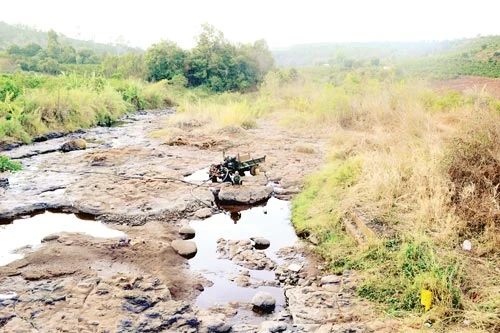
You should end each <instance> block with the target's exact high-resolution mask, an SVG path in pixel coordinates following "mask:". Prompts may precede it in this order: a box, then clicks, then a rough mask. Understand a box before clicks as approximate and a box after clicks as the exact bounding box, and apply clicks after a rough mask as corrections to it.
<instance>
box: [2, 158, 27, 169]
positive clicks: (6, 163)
mask: <svg viewBox="0 0 500 333" xmlns="http://www.w3.org/2000/svg"><path fill="white" fill-rule="evenodd" d="M21 169H22V166H21V163H19V162H15V161H11V160H10V159H9V158H8V157H7V156H0V172H6V171H10V172H15V171H19V170H21Z"/></svg>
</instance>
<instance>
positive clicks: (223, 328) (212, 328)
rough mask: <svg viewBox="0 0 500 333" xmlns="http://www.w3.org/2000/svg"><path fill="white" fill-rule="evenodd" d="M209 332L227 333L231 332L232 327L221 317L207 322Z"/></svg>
mask: <svg viewBox="0 0 500 333" xmlns="http://www.w3.org/2000/svg"><path fill="white" fill-rule="evenodd" d="M206 325H207V330H208V332H214V333H226V332H229V331H231V328H232V327H231V325H229V324H228V323H226V321H225V320H223V319H222V318H220V317H212V318H209V319H208V320H207V322H206Z"/></svg>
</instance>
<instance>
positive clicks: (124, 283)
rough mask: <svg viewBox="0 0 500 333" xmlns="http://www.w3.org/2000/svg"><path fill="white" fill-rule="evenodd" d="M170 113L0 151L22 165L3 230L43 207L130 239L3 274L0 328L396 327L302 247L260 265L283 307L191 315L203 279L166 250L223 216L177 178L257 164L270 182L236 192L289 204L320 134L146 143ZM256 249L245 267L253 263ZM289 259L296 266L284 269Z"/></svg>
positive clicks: (42, 256)
mask: <svg viewBox="0 0 500 333" xmlns="http://www.w3.org/2000/svg"><path fill="white" fill-rule="evenodd" d="M170 116H171V111H168V110H166V111H154V112H143V113H140V114H136V115H133V116H131V117H129V118H127V119H125V124H124V125H123V126H120V127H113V128H103V127H101V128H95V129H91V130H88V131H84V132H83V131H82V132H79V133H74V134H71V135H70V136H67V137H62V138H56V139H51V140H47V141H44V142H39V143H35V144H31V145H26V146H21V147H17V148H15V149H12V150H9V151H3V152H2V154H4V155H7V156H9V157H10V158H12V159H17V160H18V161H20V162H21V163H22V164H23V170H22V171H20V172H18V173H15V174H8V175H7V174H3V175H0V178H2V177H8V179H9V184H10V185H9V187H7V188H6V189H2V188H0V218H1V219H2V220H3V221H4V222H7V221H8V220H9V219H13V218H17V217H19V216H22V215H27V214H32V213H36V212H40V211H43V210H45V209H55V210H62V211H69V212H78V213H87V214H91V215H93V216H97V217H99V220H102V221H104V222H106V223H108V224H109V225H110V226H111V227H112V228H114V229H118V230H121V231H123V232H125V233H126V234H127V237H128V238H129V239H131V240H132V243H131V244H130V245H129V246H123V247H116V248H114V249H112V248H111V246H112V245H113V244H116V240H111V239H100V238H92V237H89V236H85V235H81V234H67V233H63V234H61V235H59V237H53V238H55V239H52V240H50V241H47V242H45V243H43V245H42V246H41V248H39V249H37V250H36V251H30V250H28V251H26V254H25V257H24V258H23V259H21V260H17V261H14V262H12V263H10V264H8V265H5V266H3V267H0V282H1V286H0V294H6V293H11V295H12V293H15V297H7V298H6V299H3V300H0V330H1V331H4V332H228V331H232V332H280V331H287V332H288V331H290V332H291V331H294V332H347V331H348V332H374V331H377V332H391V331H398V323H397V322H392V321H377V320H374V316H375V315H374V313H375V312H374V311H372V309H371V308H370V306H368V305H366V304H363V303H362V302H361V301H359V300H358V299H357V298H356V297H355V296H354V295H355V280H356V277H355V276H354V274H352V273H350V272H346V273H345V274H344V275H342V276H326V277H325V276H323V275H324V274H326V273H323V272H322V270H321V269H322V267H321V265H319V264H318V263H317V262H316V260H315V259H314V256H313V254H312V252H311V251H310V247H311V246H313V245H311V244H309V243H305V242H301V241H299V242H297V243H296V244H294V245H293V246H291V247H288V248H286V249H283V251H282V257H283V260H282V262H281V264H280V265H279V266H278V267H272V268H270V267H267V266H266V269H268V270H271V271H274V272H275V273H276V284H277V285H279V286H281V288H283V292H284V294H285V296H286V299H287V306H286V307H285V308H284V309H280V311H274V312H273V313H271V314H266V315H258V314H254V313H253V312H252V305H251V304H250V300H248V302H230V303H227V304H217V305H215V304H214V306H212V307H207V308H201V307H199V306H197V305H196V298H197V296H198V295H199V294H200V293H201V292H202V291H203V290H204V289H205V288H207V287H209V286H210V285H211V281H209V279H207V278H205V277H204V276H203V275H202V274H200V273H199V272H196V271H193V270H192V269H191V268H190V265H189V260H188V259H185V258H183V257H181V256H180V255H178V254H177V253H176V252H175V251H174V249H173V248H172V246H171V242H172V240H175V239H179V238H180V236H179V233H178V231H179V229H180V228H181V227H182V226H183V225H186V223H187V221H189V220H191V219H196V218H200V217H202V218H203V217H207V216H209V215H210V214H212V213H219V212H220V211H219V209H218V208H217V206H216V203H215V198H214V194H213V193H214V192H215V191H216V190H217V188H218V187H220V185H217V184H212V183H208V182H207V183H196V184H193V183H189V182H185V181H183V179H184V177H185V176H186V175H189V174H191V173H193V172H195V171H197V170H199V169H203V168H206V167H207V166H209V165H210V164H211V163H214V162H219V161H220V160H221V158H222V151H223V150H225V151H226V153H227V154H228V155H231V154H236V153H239V152H241V153H251V154H252V155H253V156H260V155H266V156H267V159H266V162H265V163H264V164H263V165H262V167H263V169H264V171H265V172H264V173H262V174H260V175H259V176H256V177H245V181H244V184H243V186H241V187H239V189H238V191H242V192H243V191H259V190H261V189H262V187H264V186H266V185H270V186H272V187H273V190H274V192H273V196H275V197H279V198H281V199H285V200H288V199H290V198H291V197H292V196H293V195H294V194H296V193H298V192H299V191H300V188H301V183H302V181H303V180H304V178H305V176H306V175H307V174H309V173H310V172H312V171H313V170H315V169H316V168H318V167H320V166H321V164H322V160H323V158H324V155H325V152H326V147H325V145H326V143H327V140H328V137H329V133H314V136H313V135H310V134H305V133H304V134H299V133H297V132H290V131H287V130H286V129H283V128H282V127H279V126H278V125H276V122H275V121H274V120H273V119H262V120H259V122H258V126H257V128H255V129H251V130H242V129H238V128H236V129H235V128H226V129H222V130H220V131H219V132H217V133H211V134H210V135H208V134H207V135H193V134H192V133H193V132H191V131H190V129H189V128H188V129H187V130H186V129H185V130H184V131H181V132H179V135H178V136H176V137H175V138H172V137H168V138H167V137H160V138H157V137H153V136H152V135H151V133H152V132H153V131H155V130H158V129H161V128H162V127H163V126H164V122H165V120H166V119H167V118H168V117H170ZM197 132H200V131H199V130H198V131H197ZM71 138H83V139H85V140H86V141H87V149H86V150H80V151H73V152H69V153H62V152H59V151H57V149H58V148H59V147H60V146H61V145H62V144H63V143H64V142H66V141H68V140H69V139H71ZM305 148H307V149H305ZM207 208H209V210H208V213H207ZM235 241H237V240H235ZM252 251H253V250H248V251H247V252H246V253H250V255H248V256H247V257H245V258H246V259H245V258H244V259H243V260H247V261H252V260H258V258H257V259H253V258H255V256H253V257H252V253H253V252H252ZM297 255H300V256H301V257H302V258H303V261H302V263H301V265H300V266H297V265H291V263H292V261H293V258H296V257H297ZM290 258H291V259H290ZM246 264H249V263H248V262H247V263H246ZM250 264H251V265H253V264H255V263H253V264H252V263H251V262H250ZM254 288H255V286H254ZM257 291H258V286H257V288H255V292H257ZM242 313H243V314H246V315H241V314H242Z"/></svg>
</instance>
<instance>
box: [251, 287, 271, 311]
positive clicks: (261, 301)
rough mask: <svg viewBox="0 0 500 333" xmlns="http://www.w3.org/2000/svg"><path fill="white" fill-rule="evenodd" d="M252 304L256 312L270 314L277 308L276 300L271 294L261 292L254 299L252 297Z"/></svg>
mask: <svg viewBox="0 0 500 333" xmlns="http://www.w3.org/2000/svg"><path fill="white" fill-rule="evenodd" d="M252 304H253V307H254V310H256V311H259V312H260V311H261V312H266V313H269V312H273V310H274V308H275V307H276V300H275V299H274V297H273V295H271V294H270V293H266V292H265V291H259V292H258V293H257V294H255V296H254V297H252Z"/></svg>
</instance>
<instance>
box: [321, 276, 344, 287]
mask: <svg viewBox="0 0 500 333" xmlns="http://www.w3.org/2000/svg"><path fill="white" fill-rule="evenodd" d="M341 280H342V277H341V276H338V275H326V276H323V277H322V278H321V285H322V286H323V285H326V284H338V283H340V281H341Z"/></svg>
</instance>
